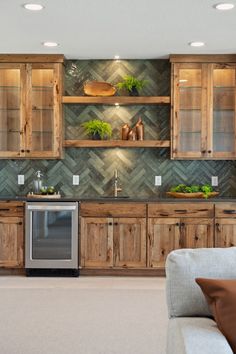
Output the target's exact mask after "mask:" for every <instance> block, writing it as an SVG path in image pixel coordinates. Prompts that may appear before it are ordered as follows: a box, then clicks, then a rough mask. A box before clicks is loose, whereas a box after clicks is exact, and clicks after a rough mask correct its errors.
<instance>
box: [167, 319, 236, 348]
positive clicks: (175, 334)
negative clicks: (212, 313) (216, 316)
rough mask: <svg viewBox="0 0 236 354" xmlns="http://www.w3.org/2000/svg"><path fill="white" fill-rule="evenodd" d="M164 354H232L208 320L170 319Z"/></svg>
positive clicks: (225, 341) (221, 336) (216, 329)
mask: <svg viewBox="0 0 236 354" xmlns="http://www.w3.org/2000/svg"><path fill="white" fill-rule="evenodd" d="M166 354H233V352H232V349H231V348H230V346H229V344H228V342H227V340H226V338H225V337H224V336H223V334H222V333H221V332H220V331H219V329H218V327H217V325H216V323H215V321H213V320H211V319H210V318H201V317H181V318H171V319H170V320H169V323H168V337H167V352H166Z"/></svg>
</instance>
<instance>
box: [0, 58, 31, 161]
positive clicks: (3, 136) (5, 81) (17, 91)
mask: <svg viewBox="0 0 236 354" xmlns="http://www.w3.org/2000/svg"><path fill="white" fill-rule="evenodd" d="M23 76H24V65H22V64H18V65H16V64H0V156H1V157H9V158H10V157H17V156H19V155H20V150H21V148H22V149H23V148H24V145H23V141H22V131H23V116H24V113H25V111H24V107H23V106H22V100H23V99H24V96H23V85H22V77H23Z"/></svg>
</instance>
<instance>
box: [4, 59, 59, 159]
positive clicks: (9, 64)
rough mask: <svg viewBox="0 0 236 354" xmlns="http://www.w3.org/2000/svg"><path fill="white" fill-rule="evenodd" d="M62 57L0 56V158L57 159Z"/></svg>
mask: <svg viewBox="0 0 236 354" xmlns="http://www.w3.org/2000/svg"><path fill="white" fill-rule="evenodd" d="M62 62H63V56H62V55H52V56H50V55H47V56H46V55H27V56H26V55H0V158H44V159H45V158H46V159H49V158H59V157H60V156H61V149H62V136H61V135H62V131H61V119H62V112H61V97H62Z"/></svg>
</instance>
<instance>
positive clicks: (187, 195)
mask: <svg viewBox="0 0 236 354" xmlns="http://www.w3.org/2000/svg"><path fill="white" fill-rule="evenodd" d="M166 194H167V195H168V196H169V197H173V198H204V199H205V196H204V193H202V192H197V193H179V192H166ZM217 195H219V192H211V193H209V194H208V198H213V197H216V196H217Z"/></svg>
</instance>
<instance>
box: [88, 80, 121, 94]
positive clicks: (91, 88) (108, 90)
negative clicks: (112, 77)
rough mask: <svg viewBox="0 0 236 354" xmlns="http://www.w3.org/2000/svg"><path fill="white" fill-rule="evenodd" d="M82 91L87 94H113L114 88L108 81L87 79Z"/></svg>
mask: <svg viewBox="0 0 236 354" xmlns="http://www.w3.org/2000/svg"><path fill="white" fill-rule="evenodd" d="M84 93H85V95H87V96H103V97H106V96H114V94H115V93H116V88H115V87H114V86H112V85H111V84H109V83H108V82H99V81H88V82H86V83H85V84H84Z"/></svg>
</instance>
